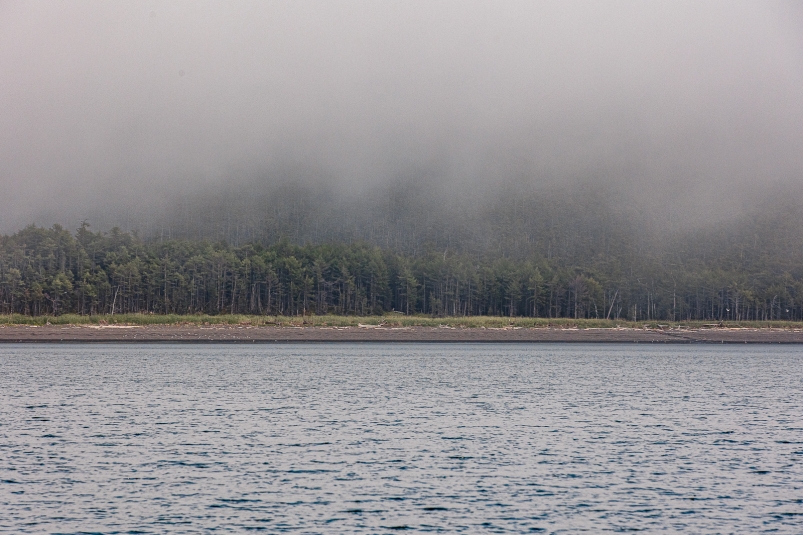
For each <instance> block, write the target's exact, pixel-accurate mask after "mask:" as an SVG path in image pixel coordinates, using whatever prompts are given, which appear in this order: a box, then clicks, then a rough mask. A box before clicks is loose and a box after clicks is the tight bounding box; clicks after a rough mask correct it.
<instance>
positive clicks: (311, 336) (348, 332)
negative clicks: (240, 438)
mask: <svg viewBox="0 0 803 535" xmlns="http://www.w3.org/2000/svg"><path fill="white" fill-rule="evenodd" d="M0 342H6V343H8V342H11V343H13V342H201V343H204V342H239V343H257V342H264V343H267V342H497V343H505V342H520V343H521V342H525V343H526V342H559V343H564V342H566V343H568V342H581V343H582V342H586V343H600V342H610V343H617V342H618V343H740V344H744V343H795V344H798V343H799V344H803V329H744V328H706V329H634V328H604V329H578V328H554V327H553V328H549V327H547V328H524V327H499V328H461V327H447V326H442V327H387V326H384V325H359V326H357V327H308V326H306V327H291V326H284V327H278V326H248V325H208V326H202V325H146V326H140V325H42V326H33V325H5V326H0Z"/></svg>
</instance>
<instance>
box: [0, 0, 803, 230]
mask: <svg viewBox="0 0 803 535" xmlns="http://www.w3.org/2000/svg"><path fill="white" fill-rule="evenodd" d="M799 6H800V4H799V3H798V4H795V3H773V2H766V1H761V2H752V3H741V2H734V1H727V2H699V1H694V2H679V1H671V2H655V1H652V2H643V1H638V2H599V3H592V2H570V1H566V0H561V1H557V2H534V1H522V2H517V1H506V2H500V1H490V2H473V1H467V0H459V1H445V2H438V1H432V0H428V1H420V2H416V1H409V0H406V1H399V2H391V1H381V2H380V1H374V2H345V1H332V2H313V1H307V2H297V1H288V2H267V1H258V2H198V1H193V2H154V1H137V2H122V1H115V2H50V1H48V2H35V1H2V0H0V124H1V125H2V128H0V231H2V232H9V231H14V230H16V229H17V228H19V227H20V226H21V225H24V224H26V223H30V222H33V221H36V222H37V223H39V224H44V225H49V224H51V223H52V222H53V221H48V220H44V219H45V218H46V217H54V216H53V214H62V215H64V216H65V217H68V218H72V217H75V218H77V217H80V216H81V214H83V213H85V212H87V211H88V210H91V208H88V207H92V206H99V205H103V206H110V207H114V206H124V205H126V206H131V205H143V206H144V205H149V204H153V203H159V202H163V201H164V200H165V199H170V198H174V197H175V196H178V195H184V194H186V193H187V192H193V191H198V190H200V189H202V188H206V187H208V186H210V185H215V184H219V183H223V182H228V183H231V184H237V183H240V182H249V181H250V182H251V185H250V186H249V187H255V186H254V185H253V181H256V182H257V183H258V184H259V183H270V182H276V181H280V180H322V181H329V182H332V183H335V184H337V185H338V186H339V187H342V188H344V189H345V191H349V192H353V193H355V194H359V192H360V191H361V190H363V189H364V188H365V187H366V185H369V184H379V183H383V182H386V181H392V180H400V179H405V178H408V177H410V176H416V177H418V178H424V179H426V180H432V181H436V182H438V183H440V184H443V185H445V187H461V188H465V189H471V188H473V189H477V190H481V189H482V188H483V186H488V185H489V184H490V185H495V184H498V183H499V181H505V180H515V181H518V182H519V183H521V182H524V183H529V184H534V185H539V184H543V183H550V182H562V181H572V180H580V181H590V182H597V181H598V182H600V183H606V182H611V183H616V184H626V185H629V186H632V187H634V188H637V189H639V190H642V191H644V192H646V193H645V195H646V196H656V197H658V198H661V199H667V200H670V201H671V200H672V199H674V197H672V195H673V194H672V192H673V191H681V190H682V191H685V192H687V193H688V192H689V191H693V192H699V195H697V194H696V193H695V195H693V197H695V198H698V199H705V202H713V201H714V200H716V199H717V195H718V194H716V193H712V192H725V193H723V196H722V198H723V199H725V200H728V199H736V198H738V197H739V195H738V194H739V193H744V194H748V193H750V192H753V191H755V187H756V185H759V186H761V188H764V187H765V186H767V185H775V184H779V183H784V184H800V185H803V8H801V7H799ZM687 197H688V195H686V197H684V198H687ZM678 199H680V197H678ZM678 202H681V201H678ZM683 202H686V201H683ZM695 206H696V208H697V209H699V208H700V206H699V204H698V205H695Z"/></svg>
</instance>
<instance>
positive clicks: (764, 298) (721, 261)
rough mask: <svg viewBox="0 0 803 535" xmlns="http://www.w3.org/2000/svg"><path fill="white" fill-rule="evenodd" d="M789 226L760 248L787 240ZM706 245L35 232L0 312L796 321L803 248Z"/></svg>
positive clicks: (7, 280)
mask: <svg viewBox="0 0 803 535" xmlns="http://www.w3.org/2000/svg"><path fill="white" fill-rule="evenodd" d="M797 221H799V219H798V220H797ZM797 221H792V222H790V227H789V228H788V229H787V231H788V232H786V233H784V232H775V231H773V232H770V233H769V234H768V236H779V238H778V239H781V238H782V237H783V236H789V235H793V234H794V233H795V232H796V225H797ZM775 223H777V222H775ZM775 223H773V224H775ZM766 224H769V223H766V222H763V223H762V222H761V221H754V222H753V226H754V228H757V229H760V228H763V227H762V225H766ZM776 230H777V229H776ZM781 230H783V229H781ZM707 232H708V234H706V235H697V236H696V237H695V239H689V238H688V236H686V238H684V239H683V240H679V241H677V242H676V243H672V244H669V245H667V246H665V247H663V248H661V249H660V250H658V249H655V248H653V249H649V248H648V249H644V248H642V247H641V246H640V245H639V244H638V243H635V242H626V241H623V240H621V238H618V239H619V240H620V241H613V242H611V243H612V244H613V245H610V244H608V245H605V244H600V243H597V244H596V245H595V247H590V246H589V250H590V251H592V253H591V254H588V255H587V256H586V257H585V258H584V261H583V262H582V263H580V262H578V258H580V259H582V258H583V257H582V256H581V255H579V254H574V253H573V254H568V253H567V252H564V253H563V254H556V251H541V252H540V253H537V252H535V253H531V254H529V255H527V256H525V257H522V256H521V255H500V254H495V253H478V252H466V251H451V250H450V249H449V248H448V247H447V248H444V249H441V248H440V247H438V248H437V249H436V248H435V247H434V246H433V245H432V244H429V245H426V246H422V247H421V249H422V250H421V251H420V252H418V253H417V254H410V253H404V254H403V253H399V252H398V251H395V250H393V249H389V248H381V247H379V246H377V245H370V244H368V243H367V242H363V241H361V242H355V243H339V244H333V243H319V244H309V243H307V244H298V243H293V242H291V241H289V240H287V239H281V240H278V241H276V242H275V243H272V244H260V243H248V244H245V245H237V246H232V245H228V244H227V243H225V242H222V241H221V242H217V243H213V242H210V241H204V240H190V239H181V240H154V239H149V240H143V239H140V238H139V237H138V236H137V235H136V233H126V232H122V231H120V230H119V229H116V228H115V229H113V230H112V231H110V232H108V233H102V232H93V231H91V230H90V228H89V226H88V225H87V224H82V225H81V227H80V228H78V229H77V231H76V232H75V233H71V232H70V231H68V230H66V229H64V228H62V227H60V226H58V225H56V226H54V227H52V228H49V229H45V228H40V227H35V226H30V227H27V228H25V229H24V230H22V231H19V232H17V233H15V234H13V235H10V236H2V237H0V312H2V313H12V312H14V313H20V314H29V315H40V314H62V313H67V312H71V313H78V314H111V313H132V312H134V313H136V312H142V313H178V314H194V313H207V314H224V313H247V314H264V315H274V314H282V315H301V314H324V313H334V314H357V315H367V314H380V313H386V312H390V311H396V312H398V313H404V314H431V315H436V316H437V315H501V316H538V317H570V318H611V319H628V320H677V321H684V320H775V319H783V320H801V319H802V318H803V263H801V258H800V256H801V249H800V248H799V246H798V245H797V244H794V246H793V247H792V250H790V251H788V252H787V253H786V254H780V253H779V251H784V250H786V249H788V248H789V243H786V242H785V243H783V244H780V245H779V244H773V243H772V240H771V239H769V238H768V237H767V236H764V234H761V239H759V235H758V234H756V235H755V236H753V235H745V234H744V233H741V232H739V233H733V232H730V233H729V232H724V231H721V230H720V231H718V230H716V229H714V230H709V231H707ZM723 232H724V233H723ZM790 233H791V234H790ZM735 236H740V237H739V238H735ZM614 237H615V236H614ZM703 244H705V245H704V246H703ZM612 246H613V247H614V250H612V251H611V250H610V247H612ZM606 248H607V249H608V251H607V252H606Z"/></svg>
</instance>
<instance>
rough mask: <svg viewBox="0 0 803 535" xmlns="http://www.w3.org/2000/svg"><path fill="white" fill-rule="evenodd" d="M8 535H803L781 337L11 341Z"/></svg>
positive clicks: (1, 437) (4, 382)
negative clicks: (765, 342)
mask: <svg viewBox="0 0 803 535" xmlns="http://www.w3.org/2000/svg"><path fill="white" fill-rule="evenodd" d="M0 369H1V370H2V373H1V374H0V400H2V403H0V531H2V532H7V533H43V532H45V533H65V534H67V533H104V534H110V533H143V534H144V533H164V532H170V533H199V532H207V531H220V532H241V531H246V530H249V531H250V530H254V531H265V532H271V533H276V532H291V531H292V532H295V533H322V532H327V533H328V532H332V533H343V532H353V533H381V532H396V531H404V532H443V531H449V532H467V533H473V532H489V533H523V532H531V533H559V532H566V531H568V532H581V531H588V532H599V531H614V532H619V531H648V532H652V531H659V530H662V531H669V532H676V531H679V532H692V533H699V532H712V533H762V532H773V533H801V532H803V438H801V437H803V428H802V427H801V426H800V422H803V388H801V387H803V351H801V348H798V347H796V346H786V347H766V346H764V347H757V346H747V347H733V346H729V347H710V346H677V347H645V346H580V345H571V346H568V345H564V346H559V345H554V346H550V345H531V346H530V345H510V346H505V345H470V344H467V345H371V344H361V345H360V344H356V345H266V346H259V347H253V346H252V347H247V346H171V345H162V346H135V345H128V346H126V345H108V346H80V345H50V346H42V345H39V346H36V345H6V346H2V347H0Z"/></svg>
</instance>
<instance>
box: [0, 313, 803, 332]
mask: <svg viewBox="0 0 803 535" xmlns="http://www.w3.org/2000/svg"><path fill="white" fill-rule="evenodd" d="M380 324H382V325H384V326H387V327H414V326H420V327H475V328H483V327H484V328H502V327H530V328H532V327H557V328H578V329H606V328H608V329H611V328H617V327H625V328H637V329H643V328H645V327H646V328H653V329H656V328H683V327H688V328H692V329H694V328H706V327H718V326H722V327H744V328H765V329H766V328H775V329H803V322H792V321H738V322H737V321H726V322H722V323H720V322H712V321H691V322H657V321H647V322H643V321H640V322H632V321H625V320H597V319H571V318H522V317H518V318H507V317H498V316H464V317H445V318H433V317H430V316H404V315H400V314H390V315H384V316H334V315H323V316H304V317H301V316H248V315H240V314H226V315H220V316H209V315H180V314H167V315H159V314H115V315H113V316H112V315H94V316H81V315H77V314H64V315H61V316H24V315H21V314H11V315H0V325H141V326H146V325H252V326H260V325H279V326H284V327H301V326H315V327H357V326H359V325H380Z"/></svg>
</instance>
